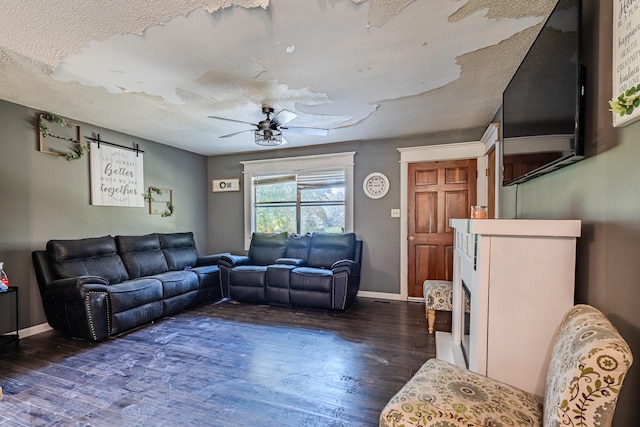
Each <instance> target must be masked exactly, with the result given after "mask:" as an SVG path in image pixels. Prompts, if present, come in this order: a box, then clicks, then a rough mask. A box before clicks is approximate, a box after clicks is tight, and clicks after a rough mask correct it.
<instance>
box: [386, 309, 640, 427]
mask: <svg viewBox="0 0 640 427" xmlns="http://www.w3.org/2000/svg"><path fill="white" fill-rule="evenodd" d="M632 361H633V357H632V355H631V350H630V349H629V346H628V345H627V343H626V342H625V341H624V339H623V338H622V337H621V336H620V334H619V333H618V331H617V330H616V329H615V328H614V326H613V325H612V324H611V322H609V320H608V319H607V318H606V317H605V316H604V315H603V314H602V313H601V312H600V311H598V310H597V309H595V308H593V307H591V306H588V305H577V306H575V307H573V308H572V309H571V310H569V312H568V313H567V314H565V316H564V319H563V321H562V323H561V325H560V328H559V330H558V332H557V334H556V337H555V340H554V345H553V351H552V353H551V360H550V362H549V367H548V370H547V380H546V387H545V395H544V397H543V400H539V399H538V398H537V397H536V396H534V395H532V394H529V393H527V392H524V391H522V390H519V389H517V388H515V387H512V386H510V385H507V384H504V383H501V382H498V381H495V380H492V379H490V378H487V377H484V376H482V375H479V374H476V373H474V372H471V371H469V370H467V369H463V368H460V367H457V366H455V365H452V364H449V363H447V362H444V361H441V360H438V359H430V360H428V361H427V363H425V364H424V365H423V366H422V368H420V370H419V371H418V372H417V373H416V375H415V376H414V377H413V378H412V379H411V380H410V381H409V382H408V383H407V384H406V385H405V386H404V387H403V388H402V389H401V390H400V391H399V392H398V393H397V394H396V395H395V396H394V397H393V398H392V399H391V400H390V401H389V403H388V404H387V405H386V406H385V408H384V409H383V411H382V413H381V414H380V424H379V425H380V427H400V426H405V427H408V426H420V427H436V426H437V427H455V426H465V427H467V426H545V427H547V426H549V427H551V426H560V425H562V426H565V425H566V426H596V425H597V426H604V427H606V426H610V425H611V421H612V419H613V413H614V410H615V405H616V402H617V399H618V393H619V391H620V388H621V386H622V382H623V381H624V377H625V375H626V373H627V370H628V369H629V367H630V366H631V363H632ZM523 369H526V367H523Z"/></svg>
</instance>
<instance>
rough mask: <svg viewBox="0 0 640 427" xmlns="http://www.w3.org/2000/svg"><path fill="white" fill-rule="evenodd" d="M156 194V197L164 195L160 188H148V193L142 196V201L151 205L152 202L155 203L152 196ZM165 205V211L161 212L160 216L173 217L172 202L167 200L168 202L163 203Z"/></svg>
mask: <svg viewBox="0 0 640 427" xmlns="http://www.w3.org/2000/svg"><path fill="white" fill-rule="evenodd" d="M154 194H156V195H158V196H162V194H164V192H163V191H162V189H161V188H158V187H153V186H150V187H149V191H148V192H147V194H145V195H144V199H145V200H146V201H147V202H148V203H149V204H151V203H152V202H156V199H154V197H153V195H154ZM164 203H165V204H166V205H167V209H166V210H165V211H164V212H162V214H161V215H160V216H162V217H163V218H167V217H170V216H171V215H173V212H174V211H175V206H174V204H173V202H172V201H171V200H169V201H168V202H164Z"/></svg>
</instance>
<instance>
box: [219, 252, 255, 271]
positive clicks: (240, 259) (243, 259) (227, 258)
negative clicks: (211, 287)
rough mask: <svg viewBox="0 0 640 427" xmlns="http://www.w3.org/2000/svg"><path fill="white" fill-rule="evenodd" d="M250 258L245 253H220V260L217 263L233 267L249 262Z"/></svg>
mask: <svg viewBox="0 0 640 427" xmlns="http://www.w3.org/2000/svg"><path fill="white" fill-rule="evenodd" d="M249 262H250V259H249V257H248V256H246V255H231V254H227V255H222V256H221V257H220V260H219V261H218V265H221V266H223V267H228V268H233V267H235V266H236V265H247V264H249Z"/></svg>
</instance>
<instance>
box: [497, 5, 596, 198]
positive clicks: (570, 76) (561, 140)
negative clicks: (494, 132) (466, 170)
mask: <svg viewBox="0 0 640 427" xmlns="http://www.w3.org/2000/svg"><path fill="white" fill-rule="evenodd" d="M581 13H582V11H581V2H580V0H560V1H559V2H558V4H557V5H556V7H555V9H554V10H553V12H552V13H551V15H550V16H549V18H548V19H547V21H546V22H545V24H544V25H543V27H542V29H541V30H540V33H539V34H538V36H537V38H536V39H535V41H534V42H533V45H532V46H531V48H530V49H529V51H528V53H527V55H526V56H525V58H524V59H523V61H522V63H521V64H520V66H519V67H518V69H517V71H516V72H515V74H514V75H513V78H512V79H511V81H510V82H509V85H508V86H507V88H506V89H505V91H504V93H503V99H502V101H503V102H502V142H503V144H502V166H503V180H502V184H503V185H513V184H518V183H521V182H525V181H528V180H530V179H533V178H535V177H538V176H540V175H542V174H545V173H548V172H551V171H554V170H556V169H559V168H561V167H564V166H567V165H569V164H572V163H575V162H576V161H578V160H581V159H582V158H583V157H584V98H585V93H584V88H585V74H586V72H585V67H584V66H583V65H582V64H581V63H580V21H581Z"/></svg>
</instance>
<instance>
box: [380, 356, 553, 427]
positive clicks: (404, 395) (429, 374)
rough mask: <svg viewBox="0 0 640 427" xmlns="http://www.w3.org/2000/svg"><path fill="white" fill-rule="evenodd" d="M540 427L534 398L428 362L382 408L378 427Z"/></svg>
mask: <svg viewBox="0 0 640 427" xmlns="http://www.w3.org/2000/svg"><path fill="white" fill-rule="evenodd" d="M494 425H495V426H519V427H525V426H541V425H542V403H541V402H540V401H538V400H537V399H536V397H535V396H534V395H533V394H529V393H526V392H524V391H522V390H520V389H518V388H516V387H512V386H510V385H508V384H504V383H501V382H497V381H494V380H491V379H489V378H487V377H485V376H482V375H479V374H476V373H475V372H471V371H469V370H467V369H464V368H460V367H457V366H455V365H452V364H450V363H447V362H444V361H442V360H438V359H429V360H428V361H427V363H425V364H424V365H423V366H422V368H420V370H418V372H417V373H416V374H415V376H414V377H413V378H412V379H411V381H409V382H408V383H407V384H405V386H404V387H403V388H402V389H401V390H400V391H399V392H398V393H397V394H396V395H395V396H394V397H393V398H392V399H391V400H390V401H389V403H387V406H385V408H384V409H383V411H382V414H381V415H380V426H381V427H382V426H384V427H400V426H421V427H423V426H424V427H427V426H432V427H436V426H438V427H444V426H446V427H455V426H494Z"/></svg>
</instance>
